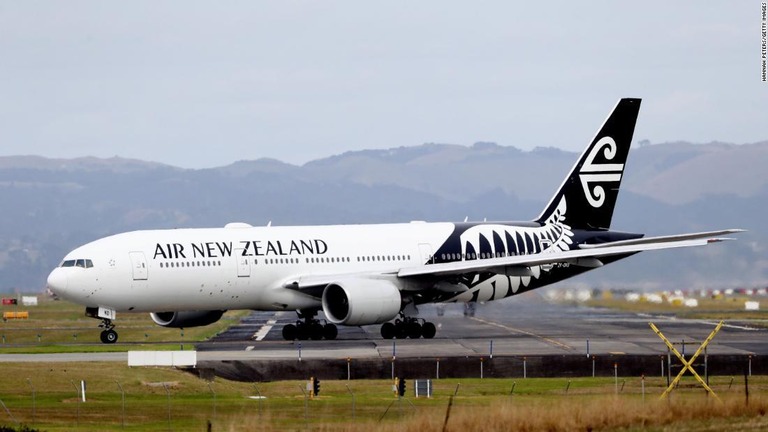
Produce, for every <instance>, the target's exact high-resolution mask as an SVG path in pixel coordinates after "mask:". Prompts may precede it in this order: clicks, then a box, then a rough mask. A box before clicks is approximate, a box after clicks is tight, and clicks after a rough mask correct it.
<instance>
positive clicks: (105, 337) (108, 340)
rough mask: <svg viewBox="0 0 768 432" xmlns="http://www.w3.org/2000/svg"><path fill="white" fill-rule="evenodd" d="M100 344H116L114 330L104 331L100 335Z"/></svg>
mask: <svg viewBox="0 0 768 432" xmlns="http://www.w3.org/2000/svg"><path fill="white" fill-rule="evenodd" d="M100 338H101V343H105V344H113V343H115V342H117V332H116V331H114V330H104V331H102V332H101V335H100Z"/></svg>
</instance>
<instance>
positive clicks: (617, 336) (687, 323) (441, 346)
mask: <svg viewBox="0 0 768 432" xmlns="http://www.w3.org/2000/svg"><path fill="white" fill-rule="evenodd" d="M419 312H420V314H419V316H421V317H423V318H426V319H428V320H429V321H432V322H434V323H435V324H436V325H437V326H438V331H437V335H436V336H435V338H434V339H431V340H425V339H416V340H413V339H397V340H385V339H382V338H381V336H380V334H379V326H378V325H376V326H364V327H341V326H340V327H339V336H338V338H337V340H335V341H324V340H323V341H295V342H288V341H284V340H283V339H282V335H281V330H282V327H283V326H284V325H285V324H288V323H291V322H293V321H295V320H296V314H295V313H292V312H279V313H271V312H270V313H267V312H253V313H252V314H251V315H249V316H248V317H247V318H245V319H244V320H243V321H242V322H241V323H239V324H238V325H235V326H233V327H231V328H230V329H229V330H228V331H227V332H225V333H222V334H221V335H219V336H217V337H215V338H213V339H212V340H210V341H208V342H204V343H201V344H198V345H197V349H198V351H200V352H202V351H228V352H232V351H243V355H242V356H238V357H239V359H242V358H250V359H253V358H258V357H263V358H271V359H277V358H284V359H290V358H298V356H299V355H300V354H301V356H302V357H304V358H347V357H353V358H363V357H379V358H389V357H392V356H393V354H394V355H395V356H398V357H426V356H429V357H442V358H446V357H465V356H478V355H488V356H490V355H491V354H493V355H497V356H543V355H577V354H582V355H584V356H586V355H587V354H590V355H598V356H601V355H661V354H666V353H667V348H666V346H665V345H664V343H663V342H662V341H661V339H659V337H658V336H656V335H655V334H654V333H653V331H652V330H651V329H650V327H649V325H648V323H650V322H653V323H655V324H656V325H657V326H658V327H659V329H660V330H661V331H662V332H663V333H664V334H665V335H666V336H667V337H668V338H669V339H670V340H672V341H674V342H675V343H677V344H680V345H679V347H678V349H680V350H683V351H687V352H688V353H693V351H694V350H695V349H696V348H698V345H699V344H700V343H701V342H702V341H703V340H704V339H705V338H706V337H707V336H708V335H709V333H710V332H711V331H712V330H713V329H714V327H715V326H716V325H717V322H716V321H711V320H698V319H678V318H675V317H673V316H660V315H659V316H650V315H639V314H632V313H625V312H619V311H613V310H604V309H594V308H587V307H583V306H573V305H561V304H552V303H548V302H545V301H544V300H543V299H541V298H540V297H539V296H538V295H535V294H533V295H529V296H521V297H519V298H513V299H508V300H504V301H499V302H492V303H488V304H483V305H478V306H477V308H476V310H475V315H474V316H465V315H464V307H463V305H447V307H446V308H445V309H444V314H443V316H438V313H437V312H438V309H437V308H436V307H435V306H431V305H430V306H424V307H421V308H420V309H419ZM683 343H685V347H683ZM299 351H301V353H299ZM588 351H589V352H588ZM708 353H709V354H728V355H750V354H751V355H760V356H762V355H768V329H766V328H760V327H757V326H755V325H754V323H750V322H727V323H726V325H725V326H724V327H723V329H722V330H721V331H720V332H719V334H718V335H717V336H716V337H715V339H714V340H713V342H712V343H710V345H709V347H708ZM227 357H228V358H230V356H227Z"/></svg>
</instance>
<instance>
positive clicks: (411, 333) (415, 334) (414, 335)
mask: <svg viewBox="0 0 768 432" xmlns="http://www.w3.org/2000/svg"><path fill="white" fill-rule="evenodd" d="M407 326H408V327H407V328H408V337H409V338H411V339H418V338H420V337H421V324H419V323H418V322H417V321H413V322H410V323H408V324H407Z"/></svg>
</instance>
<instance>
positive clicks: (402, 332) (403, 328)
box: [395, 322, 408, 339]
mask: <svg viewBox="0 0 768 432" xmlns="http://www.w3.org/2000/svg"><path fill="white" fill-rule="evenodd" d="M406 337H408V326H407V325H406V324H405V323H404V322H399V323H397V324H395V338H397V339H405V338H406Z"/></svg>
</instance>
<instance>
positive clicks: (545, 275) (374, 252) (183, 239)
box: [47, 98, 743, 343]
mask: <svg viewBox="0 0 768 432" xmlns="http://www.w3.org/2000/svg"><path fill="white" fill-rule="evenodd" d="M640 103H641V100H640V99H632V98H626V99H621V100H619V102H618V103H617V104H616V106H615V107H614V109H613V110H612V112H611V113H610V115H609V116H608V118H607V119H606V120H605V122H604V123H603V125H602V127H601V128H600V129H599V130H598V132H597V135H596V136H595V137H594V139H593V140H592V141H591V142H590V144H589V145H588V146H587V148H586V149H585V150H584V152H583V154H582V155H581V156H580V157H579V159H578V160H577V161H576V164H575V165H574V166H573V168H572V169H571V171H570V172H569V173H568V175H567V176H566V177H565V179H564V180H563V182H562V185H561V186H560V188H559V189H558V190H557V192H556V193H555V194H554V196H553V197H552V198H551V200H550V201H549V203H548V204H547V205H546V207H545V208H544V210H543V211H542V212H541V214H540V215H539V216H538V217H537V218H536V219H534V220H532V221H529V222H466V221H465V222H461V223H449V222H440V223H427V222H411V223H395V224H375V225H362V224H361V225H327V226H285V227H283V226H271V224H270V225H269V226H261V227H254V226H251V225H249V224H246V223H230V224H227V225H226V226H225V227H223V228H205V229H165V230H144V231H133V232H127V233H122V234H117V235H112V236H109V237H105V238H102V239H99V240H96V241H93V242H91V243H88V244H86V245H83V246H81V247H78V248H77V249H75V250H73V251H72V252H70V253H68V254H67V255H66V256H65V257H64V259H63V261H62V262H61V264H60V265H59V266H58V267H57V268H55V269H54V270H53V271H52V272H51V273H50V275H49V276H48V281H47V283H48V288H49V289H50V290H51V291H52V292H54V293H55V294H57V295H58V296H60V297H61V298H64V299H67V300H70V301H73V302H75V303H78V304H81V305H84V306H85V311H86V315H87V316H90V317H93V318H97V319H100V320H101V323H100V324H99V327H100V328H103V331H102V332H101V341H102V342H103V343H115V342H116V341H117V338H118V335H117V332H116V331H115V324H114V322H113V321H114V320H115V318H116V314H117V312H121V313H122V312H144V313H147V312H148V313H150V315H151V318H152V320H153V321H154V322H155V323H156V324H158V325H160V326H163V327H173V328H187V327H195V326H204V325H208V324H212V323H214V322H216V321H218V320H219V319H220V318H221V317H222V315H223V314H224V312H225V311H227V310H238V309H240V310H260V311H296V313H297V319H296V322H295V323H293V324H287V325H285V326H284V327H283V330H282V336H283V338H284V339H286V340H296V339H299V340H305V339H313V340H319V339H327V340H332V339H335V338H336V337H337V335H338V328H337V325H344V326H362V325H373V324H381V336H382V337H383V338H385V339H391V338H405V337H409V338H421V337H423V338H426V339H429V338H433V337H434V336H435V334H436V331H437V329H436V326H435V325H434V323H432V322H429V321H426V320H424V319H420V318H418V316H417V312H418V309H417V307H418V306H419V305H422V304H426V303H451V302H464V303H466V302H487V301H493V300H499V299H503V298H506V297H510V296H513V295H517V294H521V293H524V292H527V291H530V290H533V289H536V288H540V287H542V286H545V285H549V284H552V283H555V282H559V281H562V280H564V279H567V278H570V277H573V276H576V275H578V274H581V273H584V272H586V271H589V270H592V269H596V268H598V267H602V266H603V265H606V264H609V263H612V262H615V261H618V260H621V259H624V258H627V257H629V256H631V255H634V254H636V253H638V252H642V251H651V250H661V249H672V248H683V247H693V246H704V245H709V244H712V243H716V242H719V241H722V240H729V239H728V238H722V237H720V236H723V235H727V234H731V233H737V232H741V231H743V230H739V229H725V230H720V231H710V232H700V233H688V234H680V235H672V236H662V237H644V235H643V234H635V233H628V232H621V231H614V230H611V219H612V216H613V211H614V207H615V204H616V200H617V197H618V193H619V186H620V185H621V181H622V179H623V174H624V168H625V164H626V160H627V155H628V153H629V148H630V143H631V141H632V135H633V133H634V129H635V123H636V120H637V115H638V112H639V109H640ZM510 169H513V168H512V167H510ZM319 311H322V312H323V313H324V315H325V320H324V321H323V320H320V319H318V318H317V315H318V312H319Z"/></svg>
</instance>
